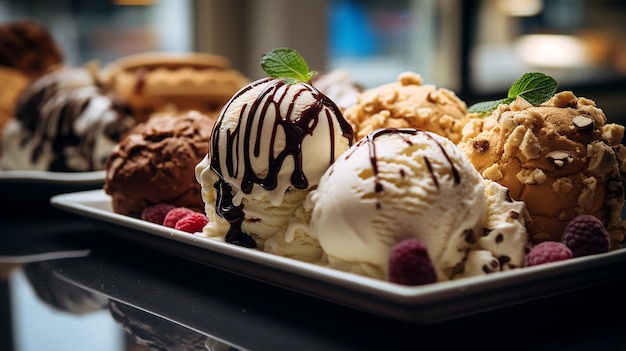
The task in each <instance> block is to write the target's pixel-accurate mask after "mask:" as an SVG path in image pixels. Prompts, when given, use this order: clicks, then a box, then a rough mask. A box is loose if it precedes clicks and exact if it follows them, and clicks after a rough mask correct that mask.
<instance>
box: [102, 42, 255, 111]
mask: <svg viewBox="0 0 626 351" xmlns="http://www.w3.org/2000/svg"><path fill="white" fill-rule="evenodd" d="M229 65H230V63H229V61H228V59H226V58H225V57H223V56H219V55H213V54H204V53H180V54H178V53H165V52H162V53H143V54H137V55H131V56H127V57H124V58H121V59H119V60H117V61H116V62H114V63H112V64H111V65H109V66H108V67H105V69H104V70H103V71H102V72H101V81H102V83H103V84H104V85H105V87H107V88H109V89H110V90H111V91H112V92H113V93H114V94H116V95H118V96H119V97H120V98H121V99H122V100H124V101H125V102H126V103H127V104H128V105H129V106H130V107H131V109H132V110H133V114H134V116H135V119H136V120H137V121H139V122H143V121H145V120H147V119H148V118H149V117H150V116H151V115H152V114H154V113H158V112H183V111H188V110H197V111H200V112H202V113H209V114H210V113H213V112H215V111H218V110H219V109H220V108H221V107H222V105H224V104H225V103H226V102H227V101H228V100H229V99H230V98H231V97H232V95H233V94H235V93H236V92H237V91H238V90H239V89H240V88H242V87H243V86H244V85H245V84H247V83H248V79H247V78H245V77H244V76H243V75H242V74H241V73H240V72H239V71H237V70H234V69H230V68H229Z"/></svg>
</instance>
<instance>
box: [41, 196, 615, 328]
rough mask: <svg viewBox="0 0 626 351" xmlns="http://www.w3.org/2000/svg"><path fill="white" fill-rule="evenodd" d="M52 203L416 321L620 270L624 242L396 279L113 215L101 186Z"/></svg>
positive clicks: (152, 242) (146, 241)
mask: <svg viewBox="0 0 626 351" xmlns="http://www.w3.org/2000/svg"><path fill="white" fill-rule="evenodd" d="M51 204H52V205H53V206H54V207H56V208H59V209H61V210H65V211H68V212H71V213H74V214H78V215H81V216H85V217H87V218H90V219H92V220H95V221H97V222H99V226H98V228H102V229H103V230H106V231H108V232H110V233H112V234H115V235H120V236H123V237H126V238H128V239H129V240H134V241H138V242H139V243H141V244H143V245H146V246H148V247H152V248H156V249H158V250H163V251H166V252H169V253H171V254H174V255H177V256H181V257H185V258H188V259H190V260H193V261H195V262H198V263H201V264H205V265H209V266H212V267H216V268H219V269H223V270H225V271H228V272H231V273H235V274H239V275H243V276H246V277H249V278H252V279H256V280H259V281H263V282H266V283H269V284H273V285H277V286H281V287H284V288H287V289H290V290H294V291H298V292H300V293H304V294H307V295H311V296H315V297H318V298H321V299H324V300H328V301H332V302H335V303H338V304H341V305H344V306H348V307H351V308H354V309H358V310H361V311H365V312H369V313H372V314H376V315H380V316H385V317H388V318H393V319H398V320H404V321H410V322H417V323H423V324H430V323H437V322H441V321H445V320H450V319H455V318H460V317H463V316H468V315H472V314H477V313H481V312H485V311H489V310H493V309H498V308H502V307H506V306H512V305H516V304H520V303H523V302H528V301H532V300H537V299H541V298H545V297H549V296H554V295H558V294H561V293H565V292H568V291H572V290H575V289H580V288H584V287H589V286H593V285H597V284H600V283H603V282H606V281H610V280H612V279H616V278H617V277H621V276H623V275H624V274H626V272H625V271H624V270H623V269H622V267H623V265H624V264H626V249H620V250H616V251H612V252H609V253H606V254H600V255H594V256H587V257H582V258H577V259H571V260H567V261H562V262H556V263H552V264H546V265H540V266H534V267H528V268H523V269H518V270H515V271H506V272H499V273H494V274H490V275H487V276H481V277H471V278H465V279H459V280H455V281H448V282H440V283H435V284H429V285H424V286H416V287H411V286H401V285H397V284H393V283H389V282H385V281H380V280H376V279H371V278H367V277H362V276H358V275H355V274H351V273H346V272H342V271H338V270H334V269H330V268H326V267H321V266H318V265H315V264H310V263H306V262H300V261H297V260H293V259H289V258H285V257H281V256H277V255H273V254H268V253H264V252H261V251H258V250H252V249H247V248H243V247H239V246H236V245H232V244H227V243H224V242H221V241H219V240H215V239H207V238H204V237H200V236H197V235H192V234H189V233H185V232H182V231H178V230H175V229H172V228H167V227H164V226H161V225H157V224H154V223H149V222H146V221H142V220H140V219H136V218H131V217H128V216H124V215H120V214H117V213H114V212H112V210H111V199H110V197H109V196H108V195H107V194H105V193H104V191H103V190H89V191H81V192H75V193H67V194H60V195H56V196H54V197H52V199H51Z"/></svg>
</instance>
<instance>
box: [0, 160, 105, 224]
mask: <svg viewBox="0 0 626 351" xmlns="http://www.w3.org/2000/svg"><path fill="white" fill-rule="evenodd" d="M104 176H105V171H94V172H73V173H66V172H44V171H0V197H1V198H2V203H3V205H4V206H3V207H4V210H3V211H0V220H9V219H14V220H17V219H24V218H31V219H42V218H45V219H51V218H67V217H68V216H71V214H68V213H67V212H65V211H59V210H57V209H55V208H54V207H52V206H50V198H51V197H52V196H54V195H57V194H63V193H68V192H76V191H83V190H92V189H101V188H102V187H103V185H104Z"/></svg>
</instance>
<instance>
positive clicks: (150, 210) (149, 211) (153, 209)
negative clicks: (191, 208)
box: [141, 204, 176, 224]
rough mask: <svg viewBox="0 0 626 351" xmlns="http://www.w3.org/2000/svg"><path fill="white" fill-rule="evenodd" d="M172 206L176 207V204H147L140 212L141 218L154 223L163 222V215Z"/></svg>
mask: <svg viewBox="0 0 626 351" xmlns="http://www.w3.org/2000/svg"><path fill="white" fill-rule="evenodd" d="M174 208H176V206H173V205H170V204H157V205H154V206H148V207H146V208H144V210H143V211H142V212H141V219H142V220H144V221H148V222H152V223H156V224H163V219H164V218H165V215H166V214H167V213H168V212H170V211H171V210H173V209H174Z"/></svg>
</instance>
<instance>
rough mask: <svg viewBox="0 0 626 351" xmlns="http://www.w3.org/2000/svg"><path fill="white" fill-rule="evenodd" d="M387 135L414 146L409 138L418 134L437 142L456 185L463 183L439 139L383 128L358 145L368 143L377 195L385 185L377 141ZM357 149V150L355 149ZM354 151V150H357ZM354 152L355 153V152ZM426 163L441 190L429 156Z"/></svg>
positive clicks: (422, 132)
mask: <svg viewBox="0 0 626 351" xmlns="http://www.w3.org/2000/svg"><path fill="white" fill-rule="evenodd" d="M385 134H396V135H398V136H399V137H400V138H402V140H403V141H404V142H405V143H406V144H408V145H409V146H410V145H413V142H412V141H411V139H410V138H409V137H408V136H409V135H417V134H422V135H424V136H426V137H427V138H428V139H430V140H432V141H434V142H435V144H437V146H438V147H439V150H441V152H442V153H443V155H444V157H445V158H446V160H447V161H448V164H449V165H450V170H451V172H452V176H453V178H454V184H459V183H460V182H461V176H460V174H459V170H458V169H457V168H456V167H455V166H454V163H453V162H452V160H451V159H450V156H449V155H448V153H447V152H446V150H445V149H444V147H443V145H441V143H439V141H437V139H435V138H433V136H432V135H430V134H428V133H426V132H425V131H422V130H417V129H412V128H400V129H397V128H383V129H378V130H375V131H373V132H371V133H370V134H368V135H367V137H365V138H363V139H361V140H360V141H359V143H358V145H362V144H364V143H367V146H368V149H369V158H370V163H371V164H372V169H373V170H374V184H375V185H374V187H375V191H376V193H381V192H382V191H383V190H384V189H383V184H382V182H381V181H380V175H379V172H378V156H377V154H376V143H375V141H376V139H377V138H379V137H381V136H383V135H385ZM355 149H356V148H355ZM355 149H353V150H355ZM353 152H354V151H353ZM350 156H351V154H349V155H347V156H346V158H349V157H350ZM424 163H425V164H426V168H427V169H428V172H429V173H430V176H431V178H432V180H433V183H435V187H436V188H437V189H439V187H440V186H439V180H438V179H437V177H436V176H435V172H434V171H433V167H432V165H431V163H430V160H429V159H428V157H427V156H424ZM377 207H379V206H378V205H377Z"/></svg>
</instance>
